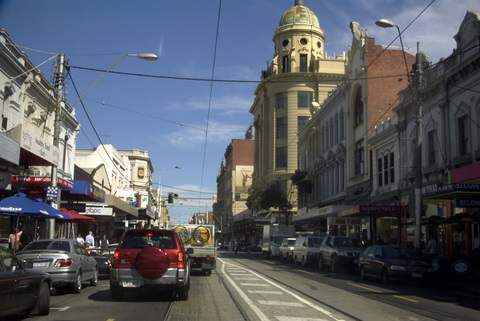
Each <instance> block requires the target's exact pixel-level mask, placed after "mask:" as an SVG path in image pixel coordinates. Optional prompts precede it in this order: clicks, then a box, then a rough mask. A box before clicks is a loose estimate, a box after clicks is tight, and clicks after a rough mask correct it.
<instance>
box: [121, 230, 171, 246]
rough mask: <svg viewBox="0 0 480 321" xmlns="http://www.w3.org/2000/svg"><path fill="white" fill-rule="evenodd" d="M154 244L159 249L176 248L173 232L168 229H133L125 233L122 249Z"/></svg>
mask: <svg viewBox="0 0 480 321" xmlns="http://www.w3.org/2000/svg"><path fill="white" fill-rule="evenodd" d="M147 246H156V247H159V248H161V249H176V248H177V245H176V243H175V238H174V236H173V232H170V231H135V232H131V233H128V232H127V234H125V238H124V239H123V243H122V249H143V248H145V247H147Z"/></svg>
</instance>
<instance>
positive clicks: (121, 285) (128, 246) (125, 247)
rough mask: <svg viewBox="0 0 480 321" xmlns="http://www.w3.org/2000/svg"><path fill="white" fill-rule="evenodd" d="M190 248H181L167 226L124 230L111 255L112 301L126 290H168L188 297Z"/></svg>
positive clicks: (179, 296) (176, 294)
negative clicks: (165, 227)
mask: <svg viewBox="0 0 480 321" xmlns="http://www.w3.org/2000/svg"><path fill="white" fill-rule="evenodd" d="M192 253H193V249H192V248H188V249H187V250H185V249H184V247H183V244H182V241H181V240H180V237H179V236H178V234H177V232H175V231H174V230H170V229H131V230H127V231H126V232H125V233H124V234H123V236H122V238H121V240H120V243H119V244H118V247H117V250H116V252H115V254H114V255H113V263H112V268H111V272H110V292H111V294H112V298H113V300H115V301H119V300H122V299H123V296H124V293H125V291H128V290H133V289H152V290H161V291H168V292H170V293H172V295H173V296H176V297H177V298H178V299H179V300H187V299H188V293H189V290H190V260H189V254H192Z"/></svg>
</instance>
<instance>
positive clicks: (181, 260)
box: [169, 251, 186, 269]
mask: <svg viewBox="0 0 480 321" xmlns="http://www.w3.org/2000/svg"><path fill="white" fill-rule="evenodd" d="M169 265H170V266H169V267H171V268H177V269H185V267H186V264H185V253H183V252H181V251H180V252H178V253H177V257H176V261H175V258H174V259H173V260H170V264H169Z"/></svg>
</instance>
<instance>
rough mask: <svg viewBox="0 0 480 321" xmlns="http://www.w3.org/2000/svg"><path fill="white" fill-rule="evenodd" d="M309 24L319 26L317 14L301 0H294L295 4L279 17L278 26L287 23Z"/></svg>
mask: <svg viewBox="0 0 480 321" xmlns="http://www.w3.org/2000/svg"><path fill="white" fill-rule="evenodd" d="M296 24H298V25H311V26H315V27H318V28H320V23H319V22H318V18H317V16H316V15H315V14H314V13H313V11H312V10H310V9H308V8H307V7H305V6H304V5H303V0H295V6H293V7H291V8H290V9H288V10H287V11H286V12H285V13H284V14H283V16H282V19H280V24H279V25H278V26H279V27H283V26H288V25H296Z"/></svg>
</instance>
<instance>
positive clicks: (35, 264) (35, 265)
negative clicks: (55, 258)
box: [33, 262, 48, 268]
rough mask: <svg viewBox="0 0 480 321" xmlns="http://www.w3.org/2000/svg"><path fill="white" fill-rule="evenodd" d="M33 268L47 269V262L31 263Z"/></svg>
mask: <svg viewBox="0 0 480 321" xmlns="http://www.w3.org/2000/svg"><path fill="white" fill-rule="evenodd" d="M33 267H34V268H40V267H48V262H33Z"/></svg>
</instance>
